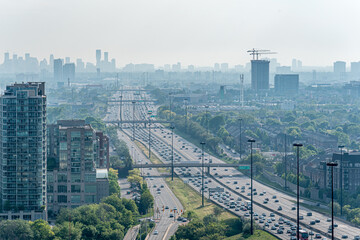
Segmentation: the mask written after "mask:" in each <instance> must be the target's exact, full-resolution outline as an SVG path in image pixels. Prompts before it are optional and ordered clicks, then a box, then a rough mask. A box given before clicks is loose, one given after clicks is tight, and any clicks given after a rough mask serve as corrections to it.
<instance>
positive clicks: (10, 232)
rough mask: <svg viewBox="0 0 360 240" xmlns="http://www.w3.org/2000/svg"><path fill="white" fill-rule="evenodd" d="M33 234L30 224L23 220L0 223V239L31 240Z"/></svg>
mask: <svg viewBox="0 0 360 240" xmlns="http://www.w3.org/2000/svg"><path fill="white" fill-rule="evenodd" d="M33 237H34V234H33V231H32V230H31V228H30V224H29V222H27V221H24V220H5V221H1V222H0V239H3V240H31V239H33Z"/></svg>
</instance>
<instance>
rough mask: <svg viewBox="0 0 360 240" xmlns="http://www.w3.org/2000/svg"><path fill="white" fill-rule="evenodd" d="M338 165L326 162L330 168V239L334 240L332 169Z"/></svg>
mask: <svg viewBox="0 0 360 240" xmlns="http://www.w3.org/2000/svg"><path fill="white" fill-rule="evenodd" d="M337 165H338V164H337V163H336V162H328V163H327V164H326V166H328V167H331V239H332V240H334V239H335V238H334V235H335V234H334V232H335V229H334V167H336V166H337Z"/></svg>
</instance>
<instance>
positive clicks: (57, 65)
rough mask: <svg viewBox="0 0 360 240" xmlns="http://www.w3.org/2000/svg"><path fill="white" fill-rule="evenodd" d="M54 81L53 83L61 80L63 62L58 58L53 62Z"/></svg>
mask: <svg viewBox="0 0 360 240" xmlns="http://www.w3.org/2000/svg"><path fill="white" fill-rule="evenodd" d="M54 80H55V82H61V81H62V80H63V62H62V59H60V58H59V59H55V60H54Z"/></svg>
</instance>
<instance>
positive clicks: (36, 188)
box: [0, 82, 46, 220]
mask: <svg viewBox="0 0 360 240" xmlns="http://www.w3.org/2000/svg"><path fill="white" fill-rule="evenodd" d="M0 116H1V119H0V120H1V121H0V127H1V129H2V130H1V131H0V199H1V206H2V210H3V211H9V210H12V211H13V212H14V211H15V212H16V211H19V210H24V211H28V213H27V214H26V215H22V216H21V217H20V218H23V219H26V220H36V218H44V214H43V213H41V212H43V209H42V206H45V205H46V95H45V83H35V82H32V83H21V84H14V85H10V86H7V87H6V90H5V93H4V95H2V96H0ZM29 211H30V212H29ZM31 211H32V212H31ZM36 212H38V213H36ZM0 215H1V213H0ZM17 216H18V217H15V216H11V218H10V219H16V218H19V214H17ZM3 217H4V216H1V219H4V218H3ZM13 217H15V218H13Z"/></svg>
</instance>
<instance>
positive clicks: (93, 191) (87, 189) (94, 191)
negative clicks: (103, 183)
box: [85, 185, 96, 193]
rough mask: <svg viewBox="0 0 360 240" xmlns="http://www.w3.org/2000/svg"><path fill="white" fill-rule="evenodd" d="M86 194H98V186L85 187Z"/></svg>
mask: <svg viewBox="0 0 360 240" xmlns="http://www.w3.org/2000/svg"><path fill="white" fill-rule="evenodd" d="M85 192H86V193H96V185H85Z"/></svg>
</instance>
